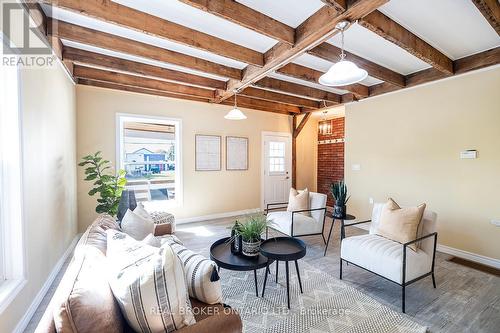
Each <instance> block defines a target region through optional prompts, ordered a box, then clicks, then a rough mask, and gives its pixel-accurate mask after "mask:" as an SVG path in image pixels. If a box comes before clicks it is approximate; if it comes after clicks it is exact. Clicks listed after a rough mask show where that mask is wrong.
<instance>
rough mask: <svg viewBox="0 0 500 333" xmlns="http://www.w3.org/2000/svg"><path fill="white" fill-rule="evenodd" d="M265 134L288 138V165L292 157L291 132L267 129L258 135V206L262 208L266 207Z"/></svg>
mask: <svg viewBox="0 0 500 333" xmlns="http://www.w3.org/2000/svg"><path fill="white" fill-rule="evenodd" d="M267 135H272V136H281V137H284V138H287V139H290V144H289V145H288V151H287V153H288V155H287V156H289V158H290V165H291V163H292V162H293V161H292V160H291V159H292V133H289V132H269V131H262V134H261V137H260V207H261V209H262V210H264V209H266V207H265V206H264V198H265V193H264V191H265V188H264V179H265V177H264V176H265V175H264V170H265V167H266V166H265V160H266V158H265V152H266V151H265V149H264V137H265V136H267Z"/></svg>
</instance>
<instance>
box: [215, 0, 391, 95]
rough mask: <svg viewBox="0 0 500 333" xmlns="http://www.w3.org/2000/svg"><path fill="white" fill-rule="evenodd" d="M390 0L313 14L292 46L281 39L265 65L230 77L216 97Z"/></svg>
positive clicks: (359, 2) (267, 55)
mask: <svg viewBox="0 0 500 333" xmlns="http://www.w3.org/2000/svg"><path fill="white" fill-rule="evenodd" d="M387 1H388V0H357V1H355V2H354V3H353V4H352V5H351V6H349V7H348V8H347V10H346V11H344V12H342V13H339V12H338V11H337V10H336V9H335V8H333V7H330V6H324V7H322V8H321V9H319V10H318V11H317V12H316V13H314V14H313V15H311V16H310V17H309V18H308V19H307V20H306V21H304V22H303V23H302V24H301V25H299V26H298V27H297V29H295V44H294V45H293V46H290V45H288V44H286V43H282V42H278V43H277V44H276V45H275V46H273V47H272V48H271V49H270V50H268V51H267V52H266V53H265V54H264V61H265V64H264V67H262V68H258V67H256V66H252V65H248V66H247V67H246V68H245V70H244V72H243V78H242V79H241V80H239V81H236V80H230V81H229V83H228V88H227V90H226V91H222V92H219V93H218V94H219V95H218V97H217V100H216V101H219V102H220V101H222V100H224V99H227V98H229V97H230V96H232V95H233V93H234V90H241V89H242V88H246V87H247V86H249V85H251V84H252V83H254V82H256V81H258V80H260V79H262V78H263V77H265V76H267V75H268V74H269V73H270V72H272V71H274V70H276V69H278V68H280V67H282V66H283V65H285V64H287V63H289V62H290V61H292V60H293V59H294V58H295V57H297V56H299V55H300V54H302V53H303V52H305V51H306V50H308V49H310V48H312V47H314V46H316V45H318V44H319V43H321V42H323V41H324V40H326V39H328V38H330V37H331V36H332V35H333V34H334V33H335V32H336V30H335V26H336V25H337V23H339V22H340V21H342V20H346V19H347V20H351V21H353V20H356V19H358V18H361V17H363V16H365V15H367V14H368V13H370V12H372V11H373V10H375V9H376V8H378V7H379V6H381V5H383V4H384V3H386V2H387Z"/></svg>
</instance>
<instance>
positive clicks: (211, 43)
mask: <svg viewBox="0 0 500 333" xmlns="http://www.w3.org/2000/svg"><path fill="white" fill-rule="evenodd" d="M41 1H43V2H45V3H47V4H50V5H53V6H57V7H59V8H63V9H66V10H70V11H73V12H76V13H79V14H82V15H86V16H89V17H92V18H95V19H98V20H100V21H103V22H107V23H111V24H116V25H119V26H122V27H125V28H128V29H133V30H135V31H139V32H142V33H145V34H148V35H151V36H154V37H158V38H162V39H167V40H170V41H173V42H176V43H180V44H183V45H186V46H189V47H194V48H197V49H201V50H203V51H208V52H212V53H215V54H218V55H220V56H223V57H227V58H230V59H234V60H237V61H241V62H244V63H247V64H252V65H255V66H263V65H264V56H263V54H262V53H259V52H257V51H254V50H252V49H249V48H246V47H244V46H241V45H238V44H235V43H232V42H229V41H226V40H224V39H221V38H218V37H215V36H212V35H209V34H206V33H203V32H201V31H197V30H194V29H190V28H188V27H185V26H182V25H180V24H177V23H174V22H170V21H167V20H164V19H162V18H160V17H158V16H154V15H151V14H148V13H145V12H142V11H139V10H136V9H133V8H130V7H127V6H124V5H120V4H119V3H116V2H113V1H111V0H85V1H81V0H41Z"/></svg>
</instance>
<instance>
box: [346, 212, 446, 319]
mask: <svg viewBox="0 0 500 333" xmlns="http://www.w3.org/2000/svg"><path fill="white" fill-rule="evenodd" d="M384 205H385V204H384V203H377V204H375V205H374V207H373V212H372V219H371V220H369V221H363V222H358V223H351V224H343V225H342V231H341V235H342V236H341V238H342V240H341V247H340V279H342V262H344V261H345V262H348V263H351V264H354V265H355V266H358V267H361V268H363V269H365V270H367V271H370V272H372V273H375V274H377V275H379V276H381V277H383V278H385V279H387V280H389V281H392V282H394V283H396V284H398V285H400V286H401V287H402V301H401V303H402V311H403V312H405V287H406V286H407V285H409V284H411V283H413V282H416V281H418V280H420V279H422V278H424V277H427V276H429V275H431V276H432V283H433V286H434V288H436V281H435V278H434V259H435V256H436V244H437V232H436V220H437V215H436V213H434V212H432V211H429V210H425V212H424V215H423V217H422V221H421V223H420V226H419V230H418V233H417V238H416V239H415V240H413V241H411V242H408V243H405V244H401V243H398V242H395V241H392V240H389V239H387V238H384V237H382V236H378V235H376V231H377V227H378V223H379V220H380V215H381V213H382V208H383V207H384ZM367 222H371V225H370V231H369V233H368V234H366V235H360V236H352V237H347V238H344V235H345V227H348V226H353V225H359V224H362V223H367ZM413 243H419V246H418V249H417V251H414V250H412V249H411V248H409V247H408V245H410V244H413Z"/></svg>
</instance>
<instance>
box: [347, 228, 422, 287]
mask: <svg viewBox="0 0 500 333" xmlns="http://www.w3.org/2000/svg"><path fill="white" fill-rule="evenodd" d="M340 257H341V258H342V259H344V260H347V261H349V262H351V263H353V264H356V265H358V266H361V267H363V268H365V269H368V270H370V271H372V272H374V273H377V274H379V275H381V276H384V277H386V278H388V279H390V280H392V281H394V282H397V283H402V282H403V245H401V244H400V243H397V242H394V241H391V240H389V239H386V238H384V237H381V236H378V235H374V234H368V235H361V236H353V237H348V238H344V239H343V240H342V244H341V249H340ZM431 266H432V253H430V254H427V253H426V252H424V251H422V250H417V251H406V278H405V280H406V282H408V281H411V280H413V279H414V278H417V277H419V276H421V275H423V274H426V273H428V272H430V271H431Z"/></svg>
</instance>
